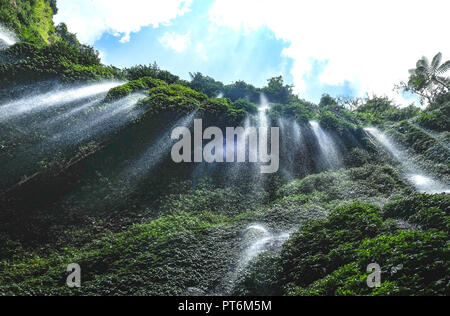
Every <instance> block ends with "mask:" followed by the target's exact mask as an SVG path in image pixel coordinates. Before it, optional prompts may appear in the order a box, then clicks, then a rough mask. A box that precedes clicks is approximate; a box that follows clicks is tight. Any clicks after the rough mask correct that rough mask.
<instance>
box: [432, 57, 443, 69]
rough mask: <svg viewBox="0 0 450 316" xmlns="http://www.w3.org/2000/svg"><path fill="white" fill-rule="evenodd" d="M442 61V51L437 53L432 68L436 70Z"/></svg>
mask: <svg viewBox="0 0 450 316" xmlns="http://www.w3.org/2000/svg"><path fill="white" fill-rule="evenodd" d="M441 61H442V53H437V54H436V56H434V58H433V61H432V62H431V70H432V71H433V72H435V71H436V70H437V69H438V68H439V65H440V64H441Z"/></svg>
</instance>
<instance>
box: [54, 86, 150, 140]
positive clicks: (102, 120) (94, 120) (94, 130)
mask: <svg viewBox="0 0 450 316" xmlns="http://www.w3.org/2000/svg"><path fill="white" fill-rule="evenodd" d="M145 97H146V95H145V94H141V93H135V94H132V95H130V96H128V97H125V98H123V99H121V100H118V101H116V102H114V103H111V104H109V105H107V107H106V108H105V109H103V110H98V111H92V112H91V113H89V114H88V115H87V117H86V118H85V119H84V121H83V123H82V124H81V125H79V124H76V125H74V126H73V127H72V128H69V129H68V130H65V131H63V132H61V133H59V134H55V135H53V136H52V137H51V140H52V141H53V142H56V143H57V144H64V145H72V144H78V143H80V142H81V141H83V140H85V139H87V138H90V137H92V136H98V135H101V134H105V133H108V132H110V131H112V130H115V129H117V128H119V127H120V126H122V125H123V124H125V123H126V122H129V121H131V119H132V118H133V117H131V118H129V117H128V113H129V112H130V111H131V110H133V108H134V106H135V105H136V104H137V103H138V101H139V100H140V99H143V98H145ZM93 102H94V104H95V101H93ZM75 110H77V109H75ZM136 115H139V111H137V112H136V113H134V116H136Z"/></svg>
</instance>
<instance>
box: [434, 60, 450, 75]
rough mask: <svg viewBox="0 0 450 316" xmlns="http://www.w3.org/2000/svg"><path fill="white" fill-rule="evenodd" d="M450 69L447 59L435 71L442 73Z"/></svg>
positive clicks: (449, 61) (449, 62)
mask: <svg viewBox="0 0 450 316" xmlns="http://www.w3.org/2000/svg"><path fill="white" fill-rule="evenodd" d="M449 70H450V60H447V61H446V62H445V63H443V64H442V65H441V66H440V67H439V68H438V69H437V71H436V72H437V73H438V74H439V75H443V74H445V73H446V72H447V71H449Z"/></svg>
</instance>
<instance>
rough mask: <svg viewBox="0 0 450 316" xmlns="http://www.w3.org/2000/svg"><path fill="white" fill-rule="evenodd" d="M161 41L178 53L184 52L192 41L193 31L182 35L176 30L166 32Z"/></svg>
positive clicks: (163, 44)
mask: <svg viewBox="0 0 450 316" xmlns="http://www.w3.org/2000/svg"><path fill="white" fill-rule="evenodd" d="M159 42H160V43H161V45H162V46H164V47H166V48H170V49H173V50H174V51H176V52H177V53H182V52H184V51H185V50H186V48H188V46H189V44H190V43H191V33H190V32H188V33H186V34H185V35H181V34H177V33H174V32H171V33H169V32H166V33H164V35H163V36H162V37H161V38H160V39H159Z"/></svg>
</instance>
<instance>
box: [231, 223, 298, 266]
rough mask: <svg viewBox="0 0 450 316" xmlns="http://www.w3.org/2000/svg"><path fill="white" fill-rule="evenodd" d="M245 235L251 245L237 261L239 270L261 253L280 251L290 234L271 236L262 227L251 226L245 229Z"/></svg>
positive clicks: (258, 225)
mask: <svg viewBox="0 0 450 316" xmlns="http://www.w3.org/2000/svg"><path fill="white" fill-rule="evenodd" d="M246 235H247V236H248V237H247V238H248V239H250V240H251V243H250V245H249V246H248V247H247V248H246V249H245V251H244V252H243V253H242V255H241V258H240V259H239V268H240V269H243V268H245V266H247V265H248V263H249V262H250V261H251V260H252V259H254V258H256V257H257V256H259V255H260V254H261V253H263V252H266V251H270V250H273V251H278V250H280V249H281V248H282V246H283V244H284V243H285V242H286V241H287V240H288V239H289V237H290V235H291V234H290V233H288V232H283V233H280V234H273V233H271V232H270V231H269V230H268V229H267V228H266V227H264V226H263V225H260V224H253V225H250V226H249V227H248V228H247V231H246Z"/></svg>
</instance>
